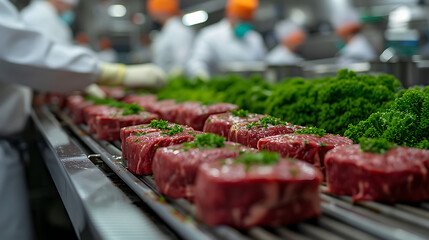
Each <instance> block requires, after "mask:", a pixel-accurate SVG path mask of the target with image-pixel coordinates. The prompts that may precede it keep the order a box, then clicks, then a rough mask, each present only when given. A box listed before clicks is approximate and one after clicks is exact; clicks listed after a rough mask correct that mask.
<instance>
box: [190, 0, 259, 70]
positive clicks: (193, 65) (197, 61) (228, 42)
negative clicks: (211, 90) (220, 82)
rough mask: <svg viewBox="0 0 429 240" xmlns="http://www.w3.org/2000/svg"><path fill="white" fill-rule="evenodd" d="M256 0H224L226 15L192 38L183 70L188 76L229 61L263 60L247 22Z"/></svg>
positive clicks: (254, 9)
mask: <svg viewBox="0 0 429 240" xmlns="http://www.w3.org/2000/svg"><path fill="white" fill-rule="evenodd" d="M258 3H259V2H258V1H257V0H228V2H227V6H226V18H225V19H223V20H221V21H220V22H218V23H216V24H213V25H212V26H208V27H206V28H204V29H203V30H201V32H200V34H199V35H198V36H197V38H196V40H195V45H194V49H193V52H192V55H191V59H190V60H189V62H188V67H187V71H188V74H189V75H190V76H192V77H196V76H199V77H202V78H208V77H209V76H210V75H214V74H217V73H218V70H219V66H221V65H223V64H227V63H232V62H255V61H264V59H265V54H266V49H265V45H264V42H263V39H262V37H261V35H260V34H259V33H257V32H256V31H254V30H252V25H251V22H252V21H253V19H254V15H255V12H256V10H257V7H258Z"/></svg>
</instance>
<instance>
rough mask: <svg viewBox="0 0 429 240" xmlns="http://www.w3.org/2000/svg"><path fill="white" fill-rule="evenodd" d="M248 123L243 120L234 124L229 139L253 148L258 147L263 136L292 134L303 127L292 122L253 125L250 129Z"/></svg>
mask: <svg viewBox="0 0 429 240" xmlns="http://www.w3.org/2000/svg"><path fill="white" fill-rule="evenodd" d="M247 124H248V123H246V122H243V123H236V124H234V125H232V127H231V130H230V131H229V136H228V141H231V142H237V143H240V144H243V145H245V146H249V147H252V148H257V147H258V141H259V139H261V138H265V137H269V136H275V135H281V134H290V133H294V132H295V131H297V130H299V129H302V128H303V127H301V126H292V125H291V124H290V123H286V124H280V125H276V126H273V125H271V124H269V125H268V127H262V128H260V127H257V126H253V127H251V128H250V129H248V128H247Z"/></svg>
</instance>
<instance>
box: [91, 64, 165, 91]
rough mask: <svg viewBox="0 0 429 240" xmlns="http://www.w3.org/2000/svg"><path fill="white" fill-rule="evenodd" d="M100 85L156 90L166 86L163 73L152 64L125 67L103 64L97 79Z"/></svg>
mask: <svg viewBox="0 0 429 240" xmlns="http://www.w3.org/2000/svg"><path fill="white" fill-rule="evenodd" d="M98 83H99V84H100V85H108V86H119V85H123V86H125V87H130V88H146V89H154V90H158V89H161V88H162V87H164V86H165V85H166V84H167V76H166V74H165V72H164V71H163V70H162V69H161V68H159V67H158V66H156V65H154V64H139V65H131V66H125V65H123V64H111V63H104V64H103V65H102V67H101V74H100V77H99V79H98Z"/></svg>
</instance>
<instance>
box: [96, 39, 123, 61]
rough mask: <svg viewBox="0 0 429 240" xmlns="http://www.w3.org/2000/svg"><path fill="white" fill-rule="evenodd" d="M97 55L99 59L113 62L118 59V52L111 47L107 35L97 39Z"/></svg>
mask: <svg viewBox="0 0 429 240" xmlns="http://www.w3.org/2000/svg"><path fill="white" fill-rule="evenodd" d="M98 50H99V51H98V52H97V56H98V59H100V61H103V62H110V63H114V62H117V61H118V54H117V53H116V51H115V49H113V48H112V41H111V40H110V39H109V38H108V37H102V38H100V40H98Z"/></svg>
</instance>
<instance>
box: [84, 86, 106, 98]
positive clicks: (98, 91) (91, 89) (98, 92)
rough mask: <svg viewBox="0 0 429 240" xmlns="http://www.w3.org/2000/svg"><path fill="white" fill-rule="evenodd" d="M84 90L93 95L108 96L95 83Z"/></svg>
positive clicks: (98, 96)
mask: <svg viewBox="0 0 429 240" xmlns="http://www.w3.org/2000/svg"><path fill="white" fill-rule="evenodd" d="M84 92H85V93H86V94H87V95H88V96H91V97H96V98H106V93H105V92H104V91H103V90H101V88H100V87H99V86H98V85H97V84H95V83H93V84H91V85H89V86H88V87H86V88H85V90H84Z"/></svg>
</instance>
